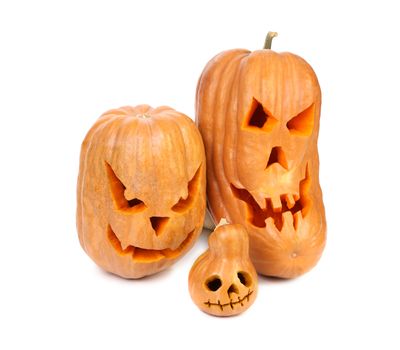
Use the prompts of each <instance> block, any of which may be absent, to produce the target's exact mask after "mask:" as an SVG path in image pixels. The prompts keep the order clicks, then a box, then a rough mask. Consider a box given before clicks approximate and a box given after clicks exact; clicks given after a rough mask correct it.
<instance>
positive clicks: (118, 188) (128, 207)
mask: <svg viewBox="0 0 400 350" xmlns="http://www.w3.org/2000/svg"><path fill="white" fill-rule="evenodd" d="M105 166H106V172H107V177H108V184H109V187H110V191H111V196H112V198H113V201H114V205H115V207H116V208H117V209H119V210H122V211H126V212H131V213H137V212H139V211H142V210H144V209H146V208H147V207H146V205H145V204H144V203H143V201H141V200H140V199H139V198H132V199H127V198H125V190H126V187H125V185H124V184H123V183H122V181H121V180H120V179H119V178H118V176H117V175H116V174H115V172H114V170H113V168H112V167H111V165H110V164H108V163H107V162H105Z"/></svg>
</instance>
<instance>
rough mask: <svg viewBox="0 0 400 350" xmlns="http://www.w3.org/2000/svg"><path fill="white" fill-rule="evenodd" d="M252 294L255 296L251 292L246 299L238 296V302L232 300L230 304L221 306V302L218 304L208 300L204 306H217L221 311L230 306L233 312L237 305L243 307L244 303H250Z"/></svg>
mask: <svg viewBox="0 0 400 350" xmlns="http://www.w3.org/2000/svg"><path fill="white" fill-rule="evenodd" d="M252 294H253V291H252V290H249V292H248V293H247V294H246V295H245V296H244V297H242V298H241V297H240V296H238V300H235V301H234V300H232V299H230V301H229V303H225V304H221V301H220V300H218V303H212V302H211V301H210V300H208V301H205V302H204V304H205V305H207V306H208V307H211V306H217V307H219V308H220V309H221V311H223V310H224V307H227V306H229V307H230V308H231V309H232V310H234V309H235V305H236V306H239V304H240V306H243V302H244V301H246V300H247V302H249V301H250V295H252Z"/></svg>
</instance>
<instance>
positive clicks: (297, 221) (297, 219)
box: [293, 210, 303, 231]
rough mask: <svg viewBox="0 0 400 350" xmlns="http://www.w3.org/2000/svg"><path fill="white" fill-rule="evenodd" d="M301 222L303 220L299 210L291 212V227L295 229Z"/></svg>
mask: <svg viewBox="0 0 400 350" xmlns="http://www.w3.org/2000/svg"><path fill="white" fill-rule="evenodd" d="M302 222H303V215H302V214H301V211H300V210H299V211H298V212H296V213H294V214H293V227H294V229H295V230H296V231H297V230H298V228H299V227H300V226H301V224H302Z"/></svg>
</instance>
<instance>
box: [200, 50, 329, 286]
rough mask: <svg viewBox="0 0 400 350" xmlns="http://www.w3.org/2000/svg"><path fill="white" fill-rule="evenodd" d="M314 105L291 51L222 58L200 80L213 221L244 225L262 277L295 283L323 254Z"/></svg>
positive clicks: (309, 72)
mask: <svg viewBox="0 0 400 350" xmlns="http://www.w3.org/2000/svg"><path fill="white" fill-rule="evenodd" d="M320 108H321V91H320V87H319V84H318V80H317V77H316V75H315V73H314V71H313V69H312V68H311V67H310V66H309V65H308V64H307V62H306V61H304V60H303V59H302V58H300V57H299V56H296V55H294V54H291V53H276V52H274V51H272V50H270V49H264V50H259V51H254V52H250V51H247V50H242V49H236V50H230V51H225V52H222V53H220V54H219V55H217V56H216V57H214V58H213V59H212V60H211V61H210V62H209V63H208V64H207V66H206V67H205V69H204V71H203V73H202V75H201V77H200V79H199V82H198V86H197V96H196V122H197V124H198V126H199V129H200V132H201V134H202V136H203V141H204V145H205V148H206V156H207V198H208V205H209V209H210V211H211V214H212V216H213V218H214V221H215V222H218V221H219V220H220V219H221V218H223V217H226V218H227V219H228V221H230V222H232V223H240V224H243V225H244V226H245V227H246V230H247V232H248V233H249V236H250V256H251V258H252V261H253V263H254V265H255V267H256V269H257V271H258V272H259V273H260V274H263V275H269V276H276V277H282V278H292V277H296V276H299V275H301V274H303V273H305V272H306V271H308V270H310V269H311V268H312V267H313V266H314V265H315V264H316V263H317V262H318V260H319V258H320V256H321V254H322V251H323V249H324V246H325V240H326V220H325V211H324V205H323V201H322V192H321V188H320V185H319V160H318V150H317V139H318V130H319V117H320Z"/></svg>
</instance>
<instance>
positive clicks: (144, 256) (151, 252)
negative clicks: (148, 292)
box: [107, 225, 196, 263]
mask: <svg viewBox="0 0 400 350" xmlns="http://www.w3.org/2000/svg"><path fill="white" fill-rule="evenodd" d="M195 231H196V229H193V230H192V231H190V232H189V233H188V234H187V236H186V238H185V240H184V241H183V242H182V243H181V244H180V246H179V247H178V248H176V249H169V248H166V249H160V250H157V249H145V248H139V247H135V246H133V245H129V246H128V247H126V248H125V249H122V245H121V241H120V240H119V239H118V237H117V235H116V234H115V233H114V231H113V230H112V228H111V226H110V225H108V228H107V237H108V240H109V242H110V243H111V245H112V246H113V247H114V249H115V250H116V252H117V253H118V254H119V255H131V256H132V259H133V260H134V261H135V262H141V263H152V262H156V261H159V260H161V259H165V258H166V259H174V258H176V257H177V256H179V255H180V254H181V253H182V251H183V250H184V249H185V248H186V247H187V246H188V245H189V244H190V243H191V241H192V240H193V238H194V232H195Z"/></svg>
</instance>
